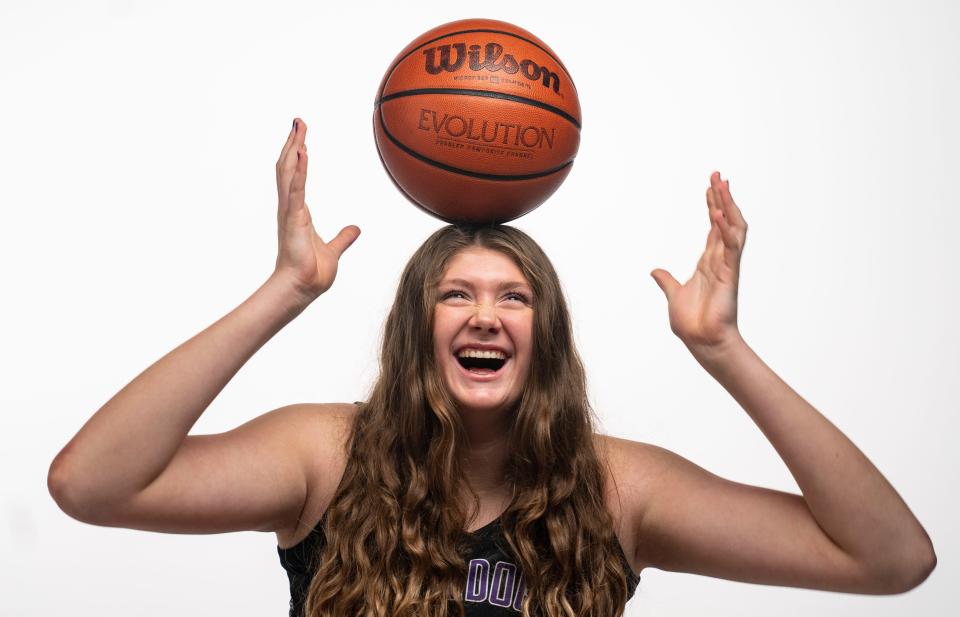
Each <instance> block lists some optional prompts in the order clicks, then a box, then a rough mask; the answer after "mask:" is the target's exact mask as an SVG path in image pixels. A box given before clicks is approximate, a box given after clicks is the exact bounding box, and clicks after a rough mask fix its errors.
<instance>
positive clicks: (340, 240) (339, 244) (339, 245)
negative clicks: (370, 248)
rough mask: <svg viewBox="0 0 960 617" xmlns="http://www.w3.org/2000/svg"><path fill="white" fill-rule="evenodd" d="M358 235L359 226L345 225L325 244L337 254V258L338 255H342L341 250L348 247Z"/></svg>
mask: <svg viewBox="0 0 960 617" xmlns="http://www.w3.org/2000/svg"><path fill="white" fill-rule="evenodd" d="M359 237H360V228H359V227H357V226H356V225H347V226H346V227H344V228H343V229H341V230H340V233H338V234H337V237H336V238H334V239H333V240H331V241H330V242H327V246H328V247H330V248H331V249H332V250H333V252H334V253H336V254H337V258H338V259H339V258H340V256H341V255H343V252H344V251H345V250H347V249H348V248H350V245H351V244H353V243H354V241H355V240H356V239H357V238H359Z"/></svg>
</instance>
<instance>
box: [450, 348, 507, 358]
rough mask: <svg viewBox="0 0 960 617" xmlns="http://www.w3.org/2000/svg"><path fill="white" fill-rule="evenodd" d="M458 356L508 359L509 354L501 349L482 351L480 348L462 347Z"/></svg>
mask: <svg viewBox="0 0 960 617" xmlns="http://www.w3.org/2000/svg"><path fill="white" fill-rule="evenodd" d="M457 357H458V358H497V359H500V360H506V359H507V354H505V353H503V352H500V351H480V350H479V349H461V350H460V352H459V353H458V354H457Z"/></svg>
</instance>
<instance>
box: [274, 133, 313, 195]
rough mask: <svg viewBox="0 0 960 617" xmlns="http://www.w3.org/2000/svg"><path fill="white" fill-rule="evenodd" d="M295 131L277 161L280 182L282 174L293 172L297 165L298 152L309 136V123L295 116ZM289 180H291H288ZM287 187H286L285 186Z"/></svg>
mask: <svg viewBox="0 0 960 617" xmlns="http://www.w3.org/2000/svg"><path fill="white" fill-rule="evenodd" d="M293 123H294V128H293V133H292V135H290V137H289V138H288V139H287V143H286V144H284V146H283V150H282V152H281V153H280V159H279V160H278V161H277V182H278V185H279V184H280V180H281V176H282V175H284V173H286V172H290V173H292V172H293V170H294V169H296V166H297V152H298V151H299V150H300V147H301V146H302V145H303V143H304V140H305V139H306V136H307V124H306V123H305V122H304V121H303V120H301V119H300V118H295V119H294V121H293ZM286 182H289V180H286ZM283 188H286V187H283Z"/></svg>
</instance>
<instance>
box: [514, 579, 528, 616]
mask: <svg viewBox="0 0 960 617" xmlns="http://www.w3.org/2000/svg"><path fill="white" fill-rule="evenodd" d="M525 595H527V582H526V581H524V580H523V574H520V578H519V579H518V580H517V593H516V595H514V596H513V610H515V611H519V610H520V608H521V607H522V606H523V596H525Z"/></svg>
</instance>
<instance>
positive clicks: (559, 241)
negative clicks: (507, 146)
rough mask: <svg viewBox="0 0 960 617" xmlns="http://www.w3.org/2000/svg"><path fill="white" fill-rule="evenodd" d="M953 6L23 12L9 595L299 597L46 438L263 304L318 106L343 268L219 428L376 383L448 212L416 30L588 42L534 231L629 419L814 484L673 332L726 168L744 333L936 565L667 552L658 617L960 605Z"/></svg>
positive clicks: (209, 428)
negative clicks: (140, 516) (414, 113)
mask: <svg viewBox="0 0 960 617" xmlns="http://www.w3.org/2000/svg"><path fill="white" fill-rule="evenodd" d="M957 7H958V5H957V4H955V3H950V2H947V1H944V2H884V3H877V2H846V3H836V2H791V3H785V2H777V3H770V2H751V3H726V2H698V3H691V2H659V3H655V4H653V3H650V4H642V3H635V4H630V5H627V4H625V3H616V4H615V3H612V2H601V1H591V2H583V3H576V4H569V5H565V4H562V3H558V2H527V3H517V2H511V3H494V4H491V5H489V6H486V5H483V4H480V5H477V4H472V3H452V2H423V3H416V4H414V3H401V2H358V1H355V2H350V3H323V2H320V1H319V0H316V1H314V2H309V3H282V2H273V3H269V4H268V3H263V4H262V6H260V7H252V6H247V5H246V4H241V3H237V2H223V3H217V4H212V3H211V4H198V3H192V2H190V3H187V2H176V3H166V4H163V5H162V4H161V3H154V2H125V1H121V0H116V1H113V2H86V3H68V2H46V3H44V2H30V3H27V2H11V1H10V0H3V2H2V4H0V91H2V97H0V106H2V110H3V113H2V114H0V178H2V180H0V206H2V219H0V267H2V269H3V272H2V283H3V297H4V300H3V303H2V309H0V310H2V311H3V315H2V323H3V342H2V346H0V347H2V358H0V360H2V365H0V369H2V388H0V397H2V399H0V405H2V406H0V410H2V411H0V441H2V447H0V474H2V476H3V490H2V491H0V555H2V557H0V580H2V581H3V583H2V587H3V592H2V594H0V614H2V615H3V616H8V615H9V616H18V617H19V616H28V615H29V616H33V615H37V616H39V615H68V614H69V615H72V616H74V617H85V616H94V615H96V616H102V615H128V614H133V615H145V616H154V615H156V616H160V615H164V616H165V615H170V614H177V615H236V616H242V615H258V616H259V615H282V614H286V610H287V601H288V597H289V595H288V588H287V580H286V576H285V573H284V572H283V570H282V569H281V568H280V564H279V561H278V559H277V554H276V548H275V547H276V539H275V537H274V536H273V535H272V534H265V533H235V534H224V535H210V536H190V535H165V534H157V533H149V532H143V531H132V530H123V529H112V528H100V527H94V526H90V525H86V524H83V523H79V522H77V521H75V520H73V519H71V518H69V517H68V516H66V515H65V514H63V513H62V512H61V511H60V510H59V509H58V508H57V506H56V504H55V503H54V502H53V500H52V499H51V498H50V496H49V494H48V493H47V488H46V474H47V469H48V465H49V464H50V461H51V460H52V459H53V457H54V456H55V455H56V454H57V452H58V451H59V450H60V448H61V447H63V445H64V444H65V443H66V442H67V441H68V440H69V439H70V438H71V437H72V436H73V435H74V434H75V433H76V431H77V430H78V429H79V428H80V426H81V425H82V424H83V423H84V422H85V421H86V420H87V418H89V417H90V416H91V415H92V414H93V413H94V412H95V411H96V410H97V409H98V408H99V407H100V406H101V405H103V404H104V403H105V402H106V401H107V400H108V399H109V398H110V397H111V396H112V395H113V394H114V393H115V392H116V391H117V390H119V389H120V388H121V387H122V386H123V385H125V384H126V383H127V382H128V381H130V380H131V379H132V378H134V377H135V376H136V375H137V374H139V372H140V371H142V370H143V369H144V368H146V367H147V366H149V365H150V364H151V363H153V362H154V361H155V360H157V359H158V358H160V357H161V356H162V355H164V354H165V353H166V352H168V351H170V350H171V349H173V348H174V347H176V346H177V345H179V344H180V343H181V342H183V341H185V340H186V339H188V338H190V337H192V336H193V335H194V334H196V333H197V332H199V331H200V330H202V329H203V328H205V327H206V326H208V325H209V324H211V323H212V322H213V321H215V320H217V319H219V318H220V317H221V316H223V315H224V314H225V313H227V312H228V311H230V310H231V309H233V308H234V307H235V306H237V305H238V304H239V303H240V302H242V301H243V300H244V299H246V298H247V297H248V296H249V295H250V294H251V293H252V292H253V291H254V290H255V289H256V288H257V287H258V286H259V285H260V284H261V283H262V282H263V281H264V280H265V279H266V278H267V277H268V276H269V274H270V272H271V271H272V268H273V265H274V259H275V256H276V228H275V225H276V222H275V216H276V197H275V186H274V169H273V166H274V163H275V161H276V158H277V155H278V154H279V151H280V148H281V146H282V144H283V142H284V140H285V139H286V136H287V132H288V130H289V128H290V123H291V120H292V119H293V117H294V116H296V115H299V116H301V117H303V118H304V120H305V121H306V122H307V123H308V125H309V127H310V128H309V134H308V144H309V146H310V153H311V160H310V164H311V171H310V178H309V180H308V186H307V198H308V199H307V200H308V203H309V204H310V206H311V209H312V211H313V213H314V219H315V222H316V225H317V228H318V231H319V232H320V234H321V235H323V236H325V237H327V238H329V237H331V235H332V234H333V233H335V232H336V231H337V230H339V229H340V228H341V227H342V226H343V225H346V224H349V223H355V224H357V225H359V226H360V227H361V228H362V230H363V235H362V236H361V237H360V239H359V240H358V241H357V243H356V244H355V245H354V246H353V247H352V248H351V249H350V250H349V251H348V252H347V253H346V255H345V256H344V258H343V261H342V262H341V268H340V274H339V277H338V279H337V281H336V284H335V286H334V287H333V288H332V290H331V291H330V292H329V293H328V294H327V295H325V296H324V297H322V298H321V299H320V300H319V301H317V302H316V303H315V304H314V305H313V306H311V307H310V309H309V310H308V311H307V312H306V313H304V314H303V315H302V316H300V317H299V318H298V319H297V320H296V321H294V322H293V323H291V324H290V325H289V326H288V327H287V328H285V329H284V330H283V331H281V332H280V333H279V334H278V335H277V336H276V337H275V338H274V339H273V340H271V341H270V342H269V343H267V345H266V346H265V347H264V348H263V349H262V350H261V351H260V352H259V353H258V354H257V355H255V356H254V357H253V358H252V359H251V360H250V362H249V363H248V364H247V365H246V366H245V367H244V368H243V369H242V370H241V371H240V372H239V373H238V374H237V376H236V377H235V378H234V379H233V381H232V382H231V383H230V384H228V386H227V387H226V388H225V390H224V391H223V392H222V394H221V395H220V396H219V397H218V398H217V399H216V400H215V401H214V402H213V404H212V405H211V406H210V407H209V409H208V410H207V411H206V412H205V414H204V415H203V416H202V417H201V418H200V420H199V422H198V423H197V424H196V426H195V427H194V429H193V432H194V433H216V432H221V431H225V430H229V429H230V428H233V427H235V426H237V425H238V424H241V423H243V422H245V421H247V420H249V419H251V418H253V417H255V416H257V415H259V414H261V413H263V412H265V411H267V410H270V409H274V408H276V407H280V406H283V405H286V404H290V403H295V402H324V401H353V400H358V399H361V398H363V397H364V396H365V394H366V390H367V388H368V387H369V385H370V384H371V382H372V380H373V379H374V377H375V375H376V353H377V348H378V337H379V333H380V328H381V326H382V323H383V319H384V317H385V316H386V312H387V310H388V306H389V302H390V300H391V298H392V296H393V293H394V291H395V288H396V284H397V279H398V275H399V273H400V270H401V267H402V265H403V264H404V263H405V262H406V260H407V259H408V257H409V256H410V255H411V253H412V252H413V250H414V249H415V248H416V247H417V246H418V245H419V244H420V243H421V242H422V241H423V240H424V239H425V238H426V237H427V236H428V235H429V233H431V232H432V231H433V230H435V229H437V228H438V227H439V226H440V225H441V223H440V222H439V221H437V220H435V219H432V218H430V217H429V216H427V215H426V214H424V213H423V212H421V211H420V210H418V209H416V208H414V207H413V206H411V205H409V203H408V202H406V201H405V200H404V199H403V198H402V197H401V195H400V194H399V193H398V192H397V190H396V189H395V188H394V187H393V185H392V184H391V183H390V181H389V179H388V177H387V175H386V174H385V173H384V171H383V169H382V167H381V164H380V161H379V160H378V158H377V154H376V149H375V147H374V142H373V136H372V131H371V113H372V111H373V99H374V94H375V91H376V88H377V85H378V83H379V80H380V77H381V76H382V74H383V72H384V71H385V70H386V68H387V66H388V64H389V63H390V61H391V60H392V59H393V57H394V56H395V54H396V53H397V52H398V51H399V50H400V49H401V48H403V47H404V46H405V45H406V44H407V43H408V42H409V41H410V40H412V39H413V38H414V37H416V36H417V35H419V34H420V33H421V32H423V31H425V30H427V29H429V28H431V27H433V26H436V25H439V24H441V23H444V22H447V21H452V20H455V19H462V18H467V17H491V18H495V19H502V20H506V21H510V22H513V23H516V24H518V25H520V26H522V27H525V28H527V29H528V30H530V31H532V32H533V33H534V34H536V35H537V36H539V37H540V38H542V39H543V40H544V41H546V42H547V44H548V45H550V46H551V47H552V48H553V49H554V50H555V51H556V53H557V54H558V55H559V57H560V58H561V59H562V60H563V61H564V63H565V64H566V66H567V67H568V68H569V69H570V71H571V73H572V75H573V76H574V79H575V80H576V84H577V87H578V88H579V93H580V99H581V104H582V108H583V133H582V142H581V147H580V151H579V156H578V158H577V162H576V164H575V166H574V168H573V171H572V173H571V175H570V176H569V178H568V179H567V181H566V182H565V183H564V185H563V186H562V187H561V188H560V189H559V190H558V191H557V193H556V194H555V195H554V197H553V198H551V199H550V200H549V201H548V202H547V203H546V204H545V205H543V206H541V207H540V208H539V209H537V210H535V211H534V212H532V213H531V214H529V215H527V216H524V217H523V218H521V219H519V220H517V221H516V222H515V225H516V226H517V227H519V228H521V229H523V230H524V231H526V232H528V233H530V234H531V235H532V236H533V237H534V238H535V239H537V240H538V241H539V242H540V243H541V245H542V246H543V247H544V249H545V250H546V251H547V253H548V255H549V256H550V257H551V258H552V260H553V261H554V264H555V265H556V267H557V270H558V271H559V273H560V277H561V280H562V281H563V283H564V287H565V289H566V292H567V294H568V297H569V300H570V305H571V310H572V313H573V318H574V323H575V327H576V333H577V341H578V344H579V348H580V350H581V352H582V354H583V356H584V359H585V362H586V365H587V368H588V371H589V378H590V387H591V396H592V400H593V402H594V404H595V406H596V409H597V411H598V414H599V415H600V417H601V418H602V420H603V423H604V429H605V430H606V431H607V432H609V433H612V434H614V435H618V436H621V437H626V438H630V439H635V440H640V441H647V442H651V443H656V444H658V445H661V446H664V447H667V448H669V449H671V450H674V451H675V452H678V453H679V454H682V455H683V456H685V457H687V458H689V459H691V460H693V461H694V462H696V463H697V464H699V465H701V466H703V467H705V468H707V469H709V470H711V471H713V472H714V473H717V474H719V475H721V476H723V477H726V478H730V479H733V480H736V481H740V482H746V483H751V484H757V485H761V486H767V487H771V488H777V489H781V490H788V491H795V492H796V491H798V489H797V487H796V484H795V483H794V481H793V479H792V477H791V476H790V474H789V471H788V470H787V468H786V467H785V466H784V465H783V463H782V462H781V461H780V459H779V458H778V456H777V454H776V452H775V451H774V450H773V448H772V447H771V446H770V445H769V443H768V442H767V441H766V440H765V438H764V437H763V435H762V434H761V433H760V431H759V430H758V429H757V428H756V426H755V425H754V424H753V423H752V421H751V420H750V418H749V417H748V416H747V414H746V413H745V412H744V411H743V410H741V409H740V408H739V406H738V405H737V404H736V402H735V401H733V399H732V398H731V397H730V396H729V395H728V394H727V393H726V392H725V391H724V390H723V388H722V387H720V386H719V385H718V384H717V383H716V382H715V381H714V380H713V379H712V378H711V377H710V376H709V375H708V374H707V373H706V372H705V371H703V370H702V368H701V367H700V366H699V365H698V364H697V363H696V361H695V360H694V359H693V358H692V357H691V356H690V355H689V352H688V351H687V350H686V348H685V347H684V346H683V345H682V344H681V343H680V341H679V340H677V339H676V337H674V336H673V334H672V333H671V332H670V328H669V325H668V321H667V315H666V302H665V299H664V298H663V295H662V292H661V291H660V289H659V288H658V287H657V286H656V284H655V283H654V281H653V279H651V278H650V277H649V274H648V273H649V272H650V270H652V269H653V268H656V267H664V268H666V269H668V270H670V271H671V272H672V273H673V274H674V276H676V277H677V278H678V279H680V280H681V281H684V280H686V278H687V277H688V276H689V274H690V273H691V272H692V270H693V267H694V265H695V263H696V261H697V259H698V257H699V255H700V251H701V250H702V247H703V243H704V240H705V238H706V233H707V230H708V227H709V222H708V219H707V211H706V206H705V204H704V197H703V193H704V189H705V187H706V185H707V179H708V176H709V174H710V172H711V171H713V170H714V169H719V170H720V171H721V172H722V173H723V174H724V176H725V177H729V178H730V179H731V189H732V191H733V194H734V197H735V198H736V199H737V201H738V203H739V204H740V206H741V209H742V211H743V213H744V216H745V218H746V220H747V221H748V223H749V225H750V231H749V235H748V240H747V245H746V250H745V253H744V256H743V265H742V278H741V289H740V328H741V330H742V332H743V335H744V337H745V338H746V340H747V341H748V343H750V345H751V346H752V347H753V348H754V349H755V350H756V351H757V352H758V353H759V354H760V356H761V357H762V358H763V359H764V360H765V361H766V362H767V363H768V364H769V365H770V366H771V367H772V368H773V370H775V371H776V372H777V373H778V374H779V375H780V376H781V377H783V378H784V379H785V380H786V381H787V382H788V383H789V384H790V385H791V386H792V387H794V388H795V389H796V390H797V391H798V392H799V393H800V394H801V395H803V396H804V397H805V398H806V399H807V400H808V401H810V402H811V404H813V405H814V406H815V407H817V408H818V409H819V410H820V411H822V412H823V413H824V414H825V415H826V416H827V417H828V418H830V419H831V420H832V421H833V422H834V423H835V424H836V425H837V426H838V427H839V428H840V429H841V430H843V431H844V432H845V433H846V434H847V435H848V436H849V437H850V438H851V439H853V441H854V442H855V443H856V444H857V445H858V446H859V447H860V448H861V449H862V450H863V451H864V452H865V453H866V455H867V456H868V457H869V458H870V459H871V460H872V461H873V462H874V463H875V464H876V465H877V467H878V468H879V469H880V470H881V471H882V472H883V473H884V474H885V475H886V477H887V478H888V479H889V480H890V481H891V482H892V484H893V485H894V486H895V487H896V489H897V490H898V491H899V492H900V494H901V495H902V496H903V498H904V499H905V500H906V502H907V503H908V504H909V505H910V507H911V508H912V510H913V512H914V513H915V514H916V515H917V517H918V518H919V520H920V521H921V523H922V524H923V525H924V526H925V528H926V529H927V531H928V532H929V534H930V536H931V537H932V539H933V541H934V545H935V547H936V550H937V553H938V556H939V566H938V568H937V570H936V571H935V572H934V573H933V575H932V576H931V577H930V578H929V579H928V580H927V581H926V582H925V583H924V584H923V585H921V586H920V587H918V588H917V589H915V590H913V591H911V592H910V593H908V594H905V595H900V596H892V597H868V596H855V595H848V594H837V593H826V592H818V591H809V590H795V589H786V588H777V587H767V586H759V585H748V584H741V583H735V582H730V581H724V580H716V579H708V578H704V577H699V576H692V575H685V574H675V573H669V572H661V571H658V570H652V569H648V570H646V571H645V572H644V575H643V576H644V578H643V581H642V582H641V584H640V588H639V590H638V593H637V596H636V597H635V598H634V599H633V600H632V602H631V603H630V604H629V605H628V608H627V615H630V616H634V617H637V616H667V615H669V616H682V615H702V614H710V615H715V616H724V615H729V616H733V615H736V616H737V617H746V616H753V615H755V616H767V615H811V614H818V615H870V616H871V617H880V616H883V615H907V614H909V615H942V614H944V611H945V610H947V607H949V606H952V605H954V604H955V601H954V593H953V592H955V589H951V587H950V581H951V580H952V581H956V580H957V577H958V572H957V567H956V561H955V560H956V558H957V556H958V550H957V549H958V539H957V532H956V529H955V522H956V520H957V518H958V516H960V511H958V504H957V497H956V493H955V491H956V490H957V486H958V469H960V465H958V462H960V461H958V455H957V448H956V446H955V445H954V432H955V431H956V429H957V419H956V417H957V412H958V403H957V386H956V382H957V377H958V375H960V354H958V351H957V349H958V343H960V329H958V325H957V317H956V316H957V315H958V314H960V302H958V291H960V283H958V280H960V277H958V276H957V273H956V267H957V265H958V264H960V249H958V248H957V245H956V243H955V242H954V241H953V238H954V236H955V235H956V233H957V229H958V226H960V215H958V210H957V206H958V200H957V198H956V195H955V190H956V189H955V185H956V180H955V178H956V170H957V168H958V166H960V154H958V150H957V144H958V143H960V130H958V128H960V124H958V119H957V118H958V114H957V110H958V109H960V43H958V41H960V38H958V36H957V32H958V31H960V9H958V8H957Z"/></svg>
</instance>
